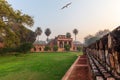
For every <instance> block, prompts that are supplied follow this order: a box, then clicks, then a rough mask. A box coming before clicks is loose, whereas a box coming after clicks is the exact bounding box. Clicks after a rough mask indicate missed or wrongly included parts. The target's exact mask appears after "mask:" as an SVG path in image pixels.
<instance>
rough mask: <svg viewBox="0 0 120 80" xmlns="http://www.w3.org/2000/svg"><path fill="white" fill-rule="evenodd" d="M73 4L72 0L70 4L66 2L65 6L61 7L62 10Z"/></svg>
mask: <svg viewBox="0 0 120 80" xmlns="http://www.w3.org/2000/svg"><path fill="white" fill-rule="evenodd" d="M71 4H72V2H70V3H68V4H66V5H65V6H63V7H62V8H61V10H63V9H65V8H67V7H68V6H70V5H71Z"/></svg>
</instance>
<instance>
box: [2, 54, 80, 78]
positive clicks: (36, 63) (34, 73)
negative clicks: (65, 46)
mask: <svg viewBox="0 0 120 80" xmlns="http://www.w3.org/2000/svg"><path fill="white" fill-rule="evenodd" d="M79 54H80V53H74V52H67V53H30V54H23V55H20V56H17V57H16V56H0V80H60V79H61V78H62V76H63V75H64V74H65V72H66V71H67V70H68V69H69V67H70V66H71V64H72V63H73V62H74V61H75V59H76V58H77V55H79Z"/></svg>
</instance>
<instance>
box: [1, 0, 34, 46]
mask: <svg viewBox="0 0 120 80" xmlns="http://www.w3.org/2000/svg"><path fill="white" fill-rule="evenodd" d="M33 24H34V20H33V18H32V17H31V16H29V15H28V14H23V13H22V12H21V11H20V10H14V9H13V8H12V7H11V5H10V4H9V3H8V2H7V1H6V0H0V38H1V39H2V40H3V42H4V43H5V46H6V47H15V46H17V45H19V44H20V43H21V42H25V41H26V39H27V37H28V36H29V35H30V34H29V33H30V32H32V31H31V30H28V29H27V28H25V26H28V27H31V26H33Z"/></svg>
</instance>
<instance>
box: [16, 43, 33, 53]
mask: <svg viewBox="0 0 120 80" xmlns="http://www.w3.org/2000/svg"><path fill="white" fill-rule="evenodd" d="M32 47H33V45H32V43H23V44H21V45H20V46H19V47H18V49H17V51H18V52H22V53H27V52H29V51H30V49H31V48H32Z"/></svg>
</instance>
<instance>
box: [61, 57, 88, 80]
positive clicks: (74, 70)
mask: <svg viewBox="0 0 120 80" xmlns="http://www.w3.org/2000/svg"><path fill="white" fill-rule="evenodd" d="M62 80H90V78H89V68H88V63H87V59H86V56H85V55H82V56H79V57H78V58H77V60H76V61H75V62H74V63H73V65H72V66H71V67H70V69H69V70H68V71H67V72H66V74H65V75H64V76H63V78H62Z"/></svg>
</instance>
